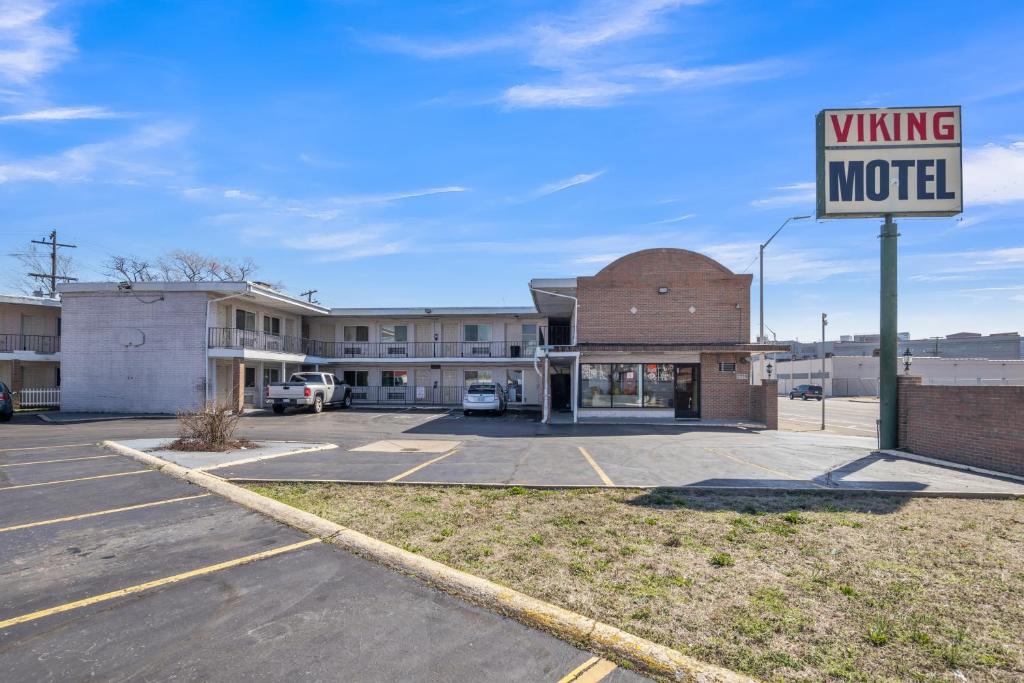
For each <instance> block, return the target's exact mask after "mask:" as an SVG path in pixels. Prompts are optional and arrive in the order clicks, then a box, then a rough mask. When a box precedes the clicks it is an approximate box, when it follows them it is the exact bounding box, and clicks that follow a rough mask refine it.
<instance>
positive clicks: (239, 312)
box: [235, 308, 256, 332]
mask: <svg viewBox="0 0 1024 683" xmlns="http://www.w3.org/2000/svg"><path fill="white" fill-rule="evenodd" d="M235 329H236V330H248V331H249V332H255V331H256V314H255V313H253V312H252V311H246V310H243V309H241V308H236V309H235Z"/></svg>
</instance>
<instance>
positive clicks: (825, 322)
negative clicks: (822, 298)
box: [821, 313, 835, 431]
mask: <svg viewBox="0 0 1024 683" xmlns="http://www.w3.org/2000/svg"><path fill="white" fill-rule="evenodd" d="M826 325H828V313H822V314H821V431H825V326H826ZM832 389H833V391H834V390H835V387H834V386H833V387H832Z"/></svg>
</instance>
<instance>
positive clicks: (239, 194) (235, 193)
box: [224, 190, 259, 202]
mask: <svg viewBox="0 0 1024 683" xmlns="http://www.w3.org/2000/svg"><path fill="white" fill-rule="evenodd" d="M224 197H225V199H241V200H243V201H250V202H251V201H256V200H258V199H259V196H257V195H254V194H251V193H249V192H243V191H242V190H224Z"/></svg>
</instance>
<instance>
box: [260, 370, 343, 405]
mask: <svg viewBox="0 0 1024 683" xmlns="http://www.w3.org/2000/svg"><path fill="white" fill-rule="evenodd" d="M264 393H265V394H266V398H265V402H266V404H267V405H273V407H274V412H275V413H277V414H278V415H280V414H281V413H283V412H284V411H285V409H286V408H297V407H300V406H301V407H305V408H310V409H312V411H313V412H314V413H322V412H323V410H324V406H341V407H342V408H349V407H351V406H352V388H351V387H349V385H347V384H345V383H344V382H342V381H341V380H340V379H338V378H337V377H336V376H335V375H332V374H331V373H329V372H296V373H295V374H294V375H292V376H291V377H289V378H288V381H287V382H274V383H273V384H268V385H267V388H266V390H265V391H264Z"/></svg>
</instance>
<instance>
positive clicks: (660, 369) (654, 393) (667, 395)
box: [643, 363, 675, 408]
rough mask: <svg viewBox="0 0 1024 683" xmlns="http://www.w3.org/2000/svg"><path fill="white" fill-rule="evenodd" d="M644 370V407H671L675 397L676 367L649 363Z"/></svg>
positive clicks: (668, 364)
mask: <svg viewBox="0 0 1024 683" xmlns="http://www.w3.org/2000/svg"><path fill="white" fill-rule="evenodd" d="M643 370H644V408H671V407H672V406H673V405H675V404H674V401H673V399H674V398H675V367H674V366H673V365H672V364H671V363H647V364H645V365H644V366H643Z"/></svg>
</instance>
